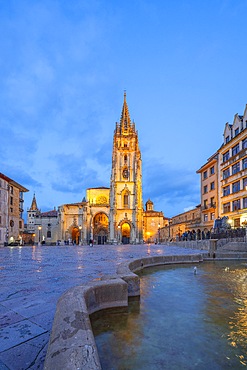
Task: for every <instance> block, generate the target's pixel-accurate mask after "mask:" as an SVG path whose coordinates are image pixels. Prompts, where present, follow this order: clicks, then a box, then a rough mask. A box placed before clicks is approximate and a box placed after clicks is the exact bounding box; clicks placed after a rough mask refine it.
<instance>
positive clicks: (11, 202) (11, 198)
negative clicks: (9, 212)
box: [10, 197, 13, 206]
mask: <svg viewBox="0 0 247 370" xmlns="http://www.w3.org/2000/svg"><path fill="white" fill-rule="evenodd" d="M10 204H11V205H12V206H13V197H10Z"/></svg>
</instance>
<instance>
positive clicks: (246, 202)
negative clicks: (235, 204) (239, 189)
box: [243, 198, 247, 208]
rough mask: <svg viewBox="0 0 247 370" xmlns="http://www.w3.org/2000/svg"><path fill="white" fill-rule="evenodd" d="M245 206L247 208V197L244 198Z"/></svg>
mask: <svg viewBox="0 0 247 370" xmlns="http://www.w3.org/2000/svg"><path fill="white" fill-rule="evenodd" d="M243 208H247V198H243Z"/></svg>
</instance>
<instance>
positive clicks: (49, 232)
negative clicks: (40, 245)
mask: <svg viewBox="0 0 247 370" xmlns="http://www.w3.org/2000/svg"><path fill="white" fill-rule="evenodd" d="M47 238H51V231H50V230H48V231H47Z"/></svg>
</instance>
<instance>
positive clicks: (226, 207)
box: [223, 202, 230, 213]
mask: <svg viewBox="0 0 247 370" xmlns="http://www.w3.org/2000/svg"><path fill="white" fill-rule="evenodd" d="M228 212H230V202H228V203H225V204H223V213H228Z"/></svg>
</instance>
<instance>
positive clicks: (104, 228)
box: [93, 212, 109, 244]
mask: <svg viewBox="0 0 247 370" xmlns="http://www.w3.org/2000/svg"><path fill="white" fill-rule="evenodd" d="M108 224H109V221H108V217H107V216H106V214H105V213H103V212H100V213H97V215H95V217H94V220H93V239H94V242H95V243H96V244H105V243H106V242H107V238H108Z"/></svg>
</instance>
